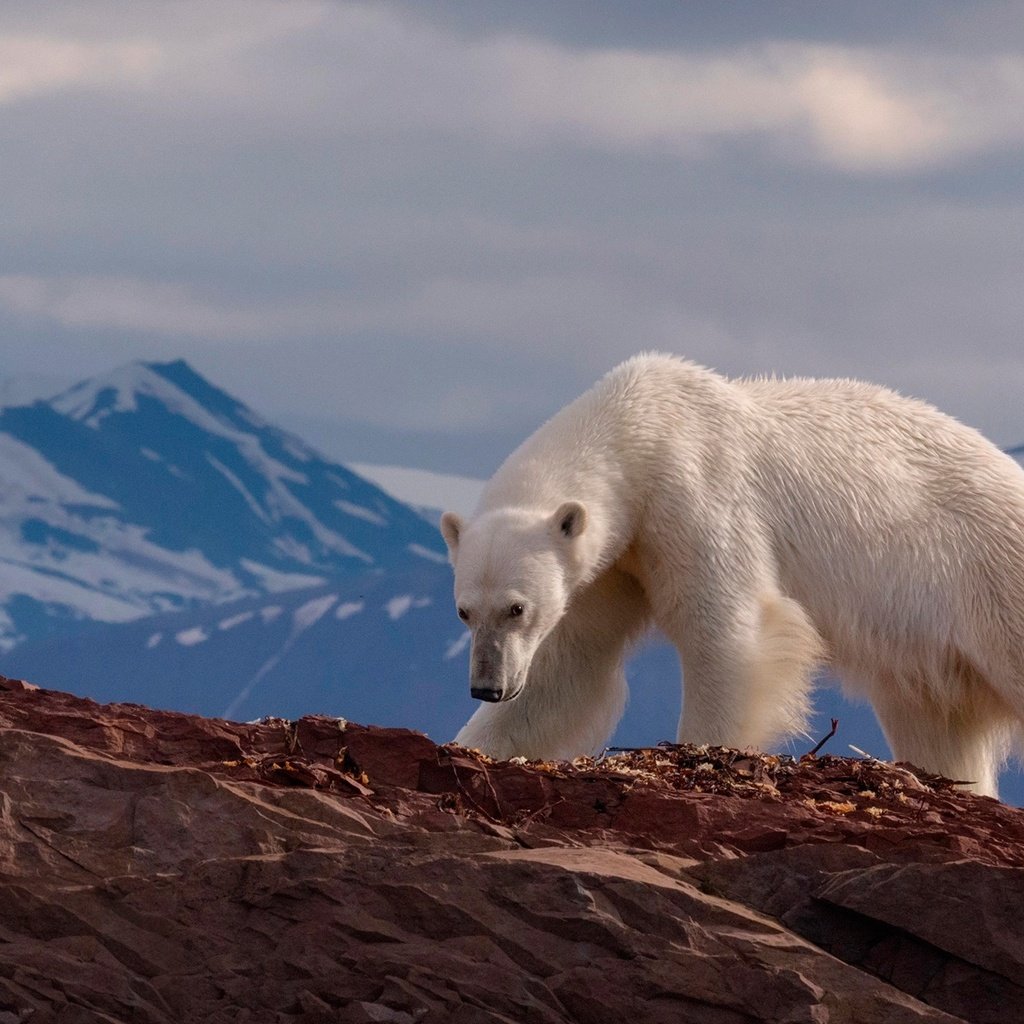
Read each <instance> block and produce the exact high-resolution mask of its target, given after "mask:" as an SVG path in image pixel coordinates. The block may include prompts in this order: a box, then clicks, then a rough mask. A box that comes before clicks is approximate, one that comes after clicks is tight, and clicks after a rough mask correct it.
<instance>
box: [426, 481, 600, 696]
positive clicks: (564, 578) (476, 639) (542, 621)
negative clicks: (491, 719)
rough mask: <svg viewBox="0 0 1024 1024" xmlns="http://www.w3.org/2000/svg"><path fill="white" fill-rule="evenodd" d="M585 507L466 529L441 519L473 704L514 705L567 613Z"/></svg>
mask: <svg viewBox="0 0 1024 1024" xmlns="http://www.w3.org/2000/svg"><path fill="white" fill-rule="evenodd" d="M586 526H587V513H586V509H585V508H584V507H583V505H581V504H580V503H579V502H577V501H567V502H565V503H564V504H562V505H560V506H559V507H558V508H557V509H556V510H555V511H554V512H553V513H544V512H540V511H527V510H523V509H498V510H495V511H491V512H485V513H483V514H482V515H480V516H478V517H477V518H476V519H474V520H473V521H472V522H469V523H465V522H463V520H462V519H461V518H460V517H459V516H458V515H456V514H455V513H454V512H446V513H445V514H444V515H443V516H442V517H441V533H442V534H443V535H444V539H445V543H446V544H447V545H448V553H449V556H450V557H451V563H452V566H453V567H454V569H455V605H456V608H457V609H458V613H459V618H461V619H462V620H463V622H465V623H466V625H467V626H469V628H470V631H471V632H472V637H473V643H472V650H471V653H470V670H469V685H470V692H471V693H472V695H473V696H474V697H476V698H477V699H478V700H487V701H502V700H514V699H515V698H516V697H518V696H519V694H520V693H521V692H522V689H523V686H524V685H525V684H526V678H527V674H528V672H529V670H530V662H531V661H532V660H533V656H534V654H536V652H537V648H538V647H539V646H540V645H541V642H542V641H543V640H544V638H545V637H546V636H547V635H548V634H549V633H550V632H551V630H552V629H554V628H555V626H556V625H557V624H558V621H559V619H561V617H562V616H563V615H564V614H565V609H566V607H567V605H568V603H569V598H570V597H571V595H572V592H573V589H574V587H575V584H576V583H577V581H578V580H579V578H580V574H581V570H582V563H583V551H582V546H581V535H582V534H583V532H584V530H585V529H586Z"/></svg>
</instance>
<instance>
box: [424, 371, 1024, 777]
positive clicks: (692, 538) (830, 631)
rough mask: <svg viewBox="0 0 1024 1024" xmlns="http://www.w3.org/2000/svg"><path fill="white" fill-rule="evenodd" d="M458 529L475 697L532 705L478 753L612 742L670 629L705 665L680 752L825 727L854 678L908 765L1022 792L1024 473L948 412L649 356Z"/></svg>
mask: <svg viewBox="0 0 1024 1024" xmlns="http://www.w3.org/2000/svg"><path fill="white" fill-rule="evenodd" d="M566 502H572V503H578V505H568V506H567V505H565V503H566ZM566 508H568V509H570V511H571V510H573V509H576V510H577V511H576V513H575V514H574V515H570V516H569V519H568V521H567V522H560V518H559V517H560V515H561V514H562V513H563V512H564V510H565V509H566ZM442 529H443V532H444V534H445V539H446V541H447V542H448V545H449V550H450V554H451V559H452V564H453V565H454V567H455V593H456V601H457V603H458V604H459V605H460V606H463V607H464V608H465V610H466V611H467V613H469V615H470V619H469V625H470V628H471V629H472V630H473V641H474V644H473V647H474V654H473V662H472V667H471V675H472V678H473V681H474V685H477V686H482V687H487V686H493V687H495V688H496V689H497V690H499V691H500V692H502V694H503V695H505V697H506V699H504V700H502V701H501V702H499V703H489V704H484V705H482V706H481V707H480V708H479V710H477V712H476V713H475V714H474V715H473V717H472V718H471V719H470V721H469V722H468V723H467V724H466V726H465V727H464V728H463V729H462V731H461V732H460V733H459V735H458V736H457V737H456V739H457V741H458V742H459V743H463V744H466V745H469V746H475V747H479V748H481V749H483V750H485V751H487V752H488V753H490V754H492V755H493V756H496V757H509V756H512V755H516V754H521V755H526V756H530V757H571V756H574V755H577V754H581V753H590V752H593V751H594V750H596V749H598V748H600V746H601V745H602V744H603V743H604V742H605V741H606V739H607V737H608V736H609V735H610V733H611V731H612V730H613V729H614V726H615V724H616V722H617V721H618V718H619V717H620V715H621V713H622V709H623V706H624V702H625V696H626V687H625V681H624V678H623V674H622V660H623V657H624V654H625V652H626V650H627V648H628V645H629V644H630V642H631V641H633V640H634V639H635V638H636V637H638V636H639V635H640V634H641V633H642V632H643V631H644V630H645V628H647V627H648V626H649V625H651V624H653V625H655V626H657V627H658V628H659V629H660V630H661V631H662V632H663V633H665V634H666V635H667V636H668V637H669V639H671V640H672V641H673V642H674V643H675V645H676V646H677V648H678V649H679V653H680V656H681V659H682V663H683V674H684V677H685V681H686V685H685V689H684V704H683V714H682V717H681V719H680V723H679V730H678V738H679V739H680V740H687V741H694V742H699V743H715V744H727V745H730V746H738V747H745V746H764V745H766V744H768V743H771V742H773V741H774V740H776V739H778V738H779V737H781V736H783V735H786V734H791V733H793V732H795V731H800V730H801V729H802V728H803V726H804V722H805V715H806V710H807V702H808V694H809V691H810V687H811V682H812V677H813V673H814V671H815V669H816V667H817V666H818V665H819V664H820V663H821V662H822V661H824V660H828V661H829V662H830V663H831V665H832V667H833V668H834V669H835V671H836V672H837V673H838V674H839V675H840V676H841V678H842V679H843V681H844V684H845V685H846V687H847V689H850V690H853V691H855V692H857V693H860V694H863V695H864V696H866V697H867V698H868V699H870V700H871V702H872V704H873V705H874V707H875V710H876V712H877V714H878V716H879V719H880V721H881V723H882V726H883V728H884V730H885V732H886V736H887V738H888V740H889V742H890V744H891V746H892V748H893V752H894V754H895V755H896V757H897V758H898V759H903V760H908V761H911V762H913V763H915V764H917V765H919V766H921V767H923V768H925V769H929V770H932V771H935V772H941V773H943V774H946V775H949V776H952V777H954V778H957V779H962V780H967V781H970V782H972V783H974V788H975V789H976V790H977V791H978V792H982V793H990V794H993V795H994V794H995V792H996V778H997V773H998V769H999V766H1000V763H1001V762H1002V760H1003V759H1004V758H1005V756H1006V753H1007V750H1008V746H1009V742H1010V740H1011V739H1012V738H1013V736H1014V735H1015V733H1016V730H1017V729H1018V727H1019V726H1020V723H1021V718H1022V716H1024V472H1022V471H1021V469H1020V468H1019V467H1018V466H1017V464H1016V463H1015V462H1014V461H1013V460H1012V459H1010V458H1009V457H1008V456H1006V455H1004V454H1002V453H1001V452H1000V451H999V450H998V449H996V448H995V447H994V446H992V445H991V444H990V443H989V442H988V441H986V440H985V439H984V438H983V437H982V436H981V435H980V434H978V433H977V432H976V431H974V430H971V429H970V428H968V427H965V426H963V425H962V424H960V423H958V422H956V421H955V420H953V419H951V418H949V417H947V416H944V415H943V414H942V413H940V412H938V411H937V410H936V409H934V408H932V407H931V406H928V405H926V404H924V403H922V402H917V401H914V400H911V399H906V398H902V397H900V396H899V395H896V394H894V393H893V392H891V391H888V390H885V389H884V388H879V387H874V386H871V385H867V384H861V383H856V382H852V381H843V380H727V379H725V378H724V377H721V376H719V375H717V374H715V373H712V372H710V371H708V370H705V369H703V368H701V367H699V366H696V365H694V364H692V363H688V362H684V361H682V360H679V359H675V358H673V357H669V356H660V355H643V356H637V357H635V358H634V359H631V360H629V361H628V362H626V363H624V364H622V365H621V366H619V367H617V368H616V369H615V370H613V371H612V372H611V373H609V374H608V375H607V376H606V377H605V378H604V379H603V380H601V381H599V382H598V384H597V385H595V387H594V388H592V389H591V390H590V391H588V392H587V393H586V394H584V395H583V396H582V397H580V398H579V399H577V400H576V401H575V402H573V403H571V404H570V405H568V406H567V407H566V408H565V409H563V410H562V411H561V412H559V413H558V414H557V415H556V416H555V417H553V418H552V419H551V420H550V421H549V422H548V423H546V424H545V425H544V426H542V427H541V428H540V429H539V430H538V431H537V432H536V433H535V434H534V435H533V436H532V437H530V438H529V439H528V440H527V441H526V442H525V443H524V444H523V445H521V446H520V447H519V448H518V449H517V450H516V451H515V452H513V454H512V455H511V456H510V457H509V458H508V459H507V460H506V462H505V463H504V465H503V466H502V467H501V468H500V469H499V470H498V472H497V474H496V475H495V476H494V478H493V479H492V480H491V481H490V483H489V484H488V485H487V488H486V489H485V491H484V494H483V497H482V499H481V502H480V506H479V509H478V510H477V512H476V514H475V515H474V516H473V518H472V519H471V520H470V521H469V522H468V523H464V522H462V521H461V520H460V519H459V517H458V516H455V515H453V514H451V513H448V514H446V516H445V517H444V521H443V523H442ZM513 605H517V606H519V607H520V608H521V609H522V611H521V613H519V614H516V613H515V611H514V608H513ZM509 697H512V698H514V699H508V698H509Z"/></svg>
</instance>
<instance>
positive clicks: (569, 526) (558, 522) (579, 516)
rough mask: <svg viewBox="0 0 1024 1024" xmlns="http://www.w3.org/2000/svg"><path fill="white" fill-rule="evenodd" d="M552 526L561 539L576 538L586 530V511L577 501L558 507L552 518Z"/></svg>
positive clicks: (567, 502)
mask: <svg viewBox="0 0 1024 1024" xmlns="http://www.w3.org/2000/svg"><path fill="white" fill-rule="evenodd" d="M552 525H553V526H554V528H555V530H557V531H558V533H559V534H560V535H561V536H562V537H568V538H569V539H570V540H571V539H572V538H573V537H578V536H579V535H580V534H581V533H582V532H583V531H584V530H585V529H586V528H587V510H586V507H585V506H583V505H581V504H580V503H579V502H578V501H566V502H564V503H563V504H561V505H559V506H558V508H557V509H556V511H555V514H554V516H553V517H552Z"/></svg>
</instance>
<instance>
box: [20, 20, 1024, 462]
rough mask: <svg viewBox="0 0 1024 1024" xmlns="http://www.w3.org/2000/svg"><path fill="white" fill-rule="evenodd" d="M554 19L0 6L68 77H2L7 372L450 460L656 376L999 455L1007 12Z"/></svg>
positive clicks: (1007, 374) (1010, 410)
mask: <svg viewBox="0 0 1024 1024" xmlns="http://www.w3.org/2000/svg"><path fill="white" fill-rule="evenodd" d="M585 6H586V8H587V11H588V12H589V15H590V17H589V18H588V19H583V20H586V21H587V26H584V25H583V24H582V21H581V16H580V17H577V16H576V15H575V14H574V13H573V12H574V11H581V10H582V5H573V4H562V3H554V4H552V3H546V4H544V5H540V4H533V3H531V2H526V3H523V4H514V5H508V4H502V5H494V4H490V3H484V2H481V3H474V4H467V5H460V4H446V3H430V4H418V3H417V4H415V5H411V6H410V5H405V6H403V5H400V4H389V5H380V4H366V5H353V4H342V3H336V4H335V3H305V2H298V0H296V2H293V3H289V4H278V3H248V2H247V3H239V4H234V3H223V4H215V5H209V4H204V5H200V4H192V3H184V4H176V5H173V8H174V13H173V15H172V14H171V13H169V8H168V7H167V6H165V5H159V4H132V5H126V4H120V3H117V4H115V3H111V4H106V5H104V4H96V5H89V9H90V16H89V17H85V16H84V14H83V9H82V7H81V5H79V4H74V3H70V4H59V3H58V4H54V5H52V6H51V5H48V16H47V18H46V20H45V23H44V22H43V19H42V18H41V17H40V16H39V15H38V7H37V6H35V5H27V4H18V3H15V4H11V5H5V8H4V11H3V13H2V14H0V52H2V51H3V39H4V38H5V37H8V36H17V37H19V38H21V37H26V36H27V37H30V38H31V39H33V40H35V43H33V45H37V46H38V45H41V44H40V43H39V40H40V39H41V40H44V41H45V40H46V39H50V40H57V41H58V42H60V44H61V45H62V46H65V47H66V46H67V45H68V44H69V41H70V42H71V43H74V44H75V45H77V46H79V47H80V48H81V49H80V50H77V51H75V50H74V49H73V48H72V49H71V50H68V49H65V50H63V51H60V52H63V53H64V54H65V57H64V60H65V64H64V66H60V62H59V61H57V62H56V63H55V64H54V65H53V66H54V68H55V70H53V72H52V74H53V76H55V77H53V80H52V82H50V84H49V85H48V84H47V82H46V81H45V75H44V76H43V77H42V78H37V79H36V80H35V81H34V82H29V84H28V85H24V84H23V85H22V86H20V89H21V91H20V92H18V93H17V94H15V93H13V92H12V93H11V94H10V95H9V97H8V98H7V101H6V102H5V101H4V96H5V93H4V86H3V81H2V79H0V127H2V128H3V129H4V132H5V139H6V141H5V165H6V169H7V172H8V176H7V180H6V181H5V198H6V200H7V202H8V206H9V209H10V211H11V216H10V217H9V218H8V220H9V222H8V224H7V225H6V231H5V238H4V239H3V240H2V241H0V261H2V266H3V268H4V272H3V274H2V275H0V317H2V318H0V329H2V330H3V332H4V333H3V335H0V348H2V351H3V354H4V356H5V357H8V360H9V362H10V364H11V365H10V369H11V371H12V372H17V371H18V370H19V369H23V370H25V371H32V370H34V369H37V368H38V367H37V366H35V365H34V361H38V359H39V358H42V355H41V354H42V353H46V352H50V351H53V352H57V351H61V352H63V353H64V356H63V360H64V363H65V364H66V365H68V366H69V367H75V368H77V367H81V368H82V372H83V373H85V372H94V373H95V372H101V371H102V370H103V369H105V368H107V367H108V366H109V365H113V363H115V362H118V361H121V360H122V359H125V358H136V357H143V358H164V357H167V356H173V355H184V356H186V357H187V358H190V359H192V360H193V361H195V362H196V364H197V366H199V368H200V369H202V370H204V371H205V372H208V373H210V374H211V375H212V376H214V377H216V378H217V379H219V380H221V381H223V382H224V383H225V384H226V385H227V386H229V387H232V388H234V389H236V390H238V391H239V392H240V393H241V394H242V396H243V397H244V398H246V400H248V401H250V402H252V404H254V405H256V406H257V407H259V408H261V409H266V410H267V411H268V412H270V413H271V414H278V415H280V416H282V417H301V416H306V417H311V418H317V417H319V418H329V417H334V416H337V417H344V418H346V419H348V420H349V421H353V422H355V421H358V422H359V423H361V424H363V425H365V426H366V427H367V429H370V428H372V429H376V430H378V431H379V432H387V431H390V432H391V434H389V436H392V437H393V438H397V437H398V436H399V435H400V434H403V433H404V436H409V437H413V436H414V435H416V434H417V433H418V434H419V435H421V436H427V435H429V436H430V437H431V438H433V440H434V442H436V441H437V438H438V437H440V436H448V437H452V438H459V439H462V440H461V441H460V443H461V444H463V445H466V446H469V447H472V446H473V444H474V443H475V442H474V440H473V438H474V436H478V437H483V436H484V435H486V436H487V438H488V441H487V453H488V454H487V455H486V456H484V455H483V454H481V456H480V462H481V464H483V463H484V462H486V461H487V460H489V459H490V458H491V456H492V454H493V451H494V447H495V445H496V443H497V442H496V441H495V440H494V439H495V437H496V436H499V435H500V436H505V437H507V439H508V443H510V444H511V443H513V442H514V441H515V440H518V438H519V437H520V436H521V435H522V433H524V432H525V431H526V430H527V429H529V427H530V426H532V425H535V424H536V423H537V422H539V421H540V420H541V419H542V418H543V417H544V416H546V415H547V414H549V413H550V412H551V411H553V410H554V408H557V406H558V405H560V404H561V403H562V402H563V401H565V400H566V399H568V398H569V397H572V395H573V394H575V393H576V392H577V391H578V390H580V389H581V388H583V387H585V386H586V385H587V384H589V383H590V381H591V380H592V379H593V378H594V377H595V376H596V375H597V374H599V373H601V372H603V370H605V369H607V368H608V367H609V366H611V365H612V364H613V363H614V362H615V361H617V360H618V359H620V358H623V357H625V356H627V355H629V354H631V353H632V352H635V351H637V350H639V349H646V348H660V349H668V350H672V351H677V352H680V353H682V354H686V355H689V356H691V357H693V358H696V359H698V360H700V361H701V362H704V363H708V364H710V365H714V366H717V367H719V368H721V369H723V370H725V371H726V372H730V373H738V374H742V373H751V372H772V371H778V372H790V373H814V374H826V375H829V374H844V375H856V376H863V377H868V378H872V379H875V380H879V381H881V382H884V383H890V384H894V385H896V386H899V387H901V388H902V389H904V390H906V391H909V392H912V393H915V394H918V395H921V396H922V397H926V398H932V399H934V400H936V401H938V402H939V403H940V404H943V405H944V406H946V407H947V408H949V409H950V410H951V411H953V412H956V413H958V414H960V415H961V416H963V417H964V418H965V419H968V420H969V421H971V422H974V423H976V424H977V425H979V426H981V427H982V428H983V429H985V430H987V431H988V432H989V433H991V434H992V435H993V436H994V437H995V438H996V439H997V440H1000V441H1003V442H1005V443H1010V442H1015V441H1019V440H1021V439H1024V413H1021V412H1020V409H1019V406H1020V402H1019V399H1015V398H1014V396H1015V395H1019V394H1020V390H1021V387H1022V385H1024V379H1022V366H1024V351H1022V346H1021V344H1020V342H1021V337H1020V335H1021V323H1022V319H1024V318H1022V312H1024V310H1022V308H1021V305H1022V301H1021V298H1020V294H1021V289H1020V288H1019V280H1020V257H1021V251H1020V245H1019V238H1020V226H1021V199H1020V196H1019V194H1018V189H1017V183H1018V182H1019V170H1020V169H1019V155H1018V152H1017V150H1018V149H1019V146H1020V143H1021V141H1022V139H1021V137H1022V134H1024V129H1021V127H1020V124H1019V116H1018V114H1017V111H1018V110H1019V106H1020V100H1021V98H1024V71H1022V69H1024V61H1022V57H1021V50H1020V47H1019V45H1017V43H1019V40H1017V42H1016V43H1015V39H1017V37H1015V36H1014V35H1013V33H1012V30H1009V29H1007V30H1004V31H1000V30H999V26H1000V25H1005V24H1006V12H1007V7H1006V5H1001V4H989V3H984V4H979V5H972V11H974V12H976V17H974V20H973V22H972V24H973V28H969V27H968V26H967V19H966V17H965V16H964V15H963V14H962V8H961V7H960V6H959V5H953V4H937V5H930V6H931V9H932V11H933V15H932V17H931V18H930V19H924V20H922V17H921V15H920V10H921V6H920V5H907V6H906V8H905V9H901V10H900V12H891V14H892V17H891V19H890V23H889V24H890V28H891V31H890V32H888V33H887V34H885V38H882V35H883V33H881V31H880V30H879V31H874V30H870V31H869V29H870V25H869V20H870V19H868V17H867V15H866V13H864V8H861V7H860V5H853V7H854V8H856V10H852V9H849V8H848V7H847V8H840V7H839V6H838V5H815V11H816V13H814V15H813V17H812V18H811V19H810V20H809V21H805V20H804V19H803V17H802V15H801V14H800V11H799V10H798V7H800V5H768V6H771V7H772V8H773V9H774V10H776V11H777V12H779V13H778V14H777V15H776V17H775V18H774V19H772V24H771V25H767V24H764V22H765V19H764V17H763V16H762V15H761V14H758V13H756V12H755V11H754V8H753V7H750V8H749V9H747V13H748V14H750V18H749V19H746V20H744V19H742V18H740V17H739V16H738V13H737V14H735V16H734V14H733V13H723V11H725V9H726V8H725V7H723V5H720V4H713V5H708V4H702V3H696V4H693V5H678V4H675V3H673V4H671V5H669V4H665V5H662V4H651V5H644V6H643V8H642V11H643V13H642V14H640V13H637V12H638V11H640V10H641V8H636V7H632V8H630V19H629V23H628V24H627V23H626V22H624V21H623V20H622V17H621V11H622V10H624V8H622V7H621V5H611V4H607V5H606V4H603V3H595V4H594V5H585ZM744 7H745V5H742V4H739V5H736V8H737V11H738V9H739V8H744ZM826 8H827V9H828V11H830V12H831V13H822V12H823V11H825V9H826ZM865 8H871V9H872V10H875V13H876V14H877V13H878V9H876V8H875V5H874V4H867V5H865ZM911 8H912V9H913V12H916V13H911ZM757 9H758V10H760V11H763V9H764V5H758V8H757ZM887 9H888V5H887ZM730 11H732V7H731V6H730ZM972 17H973V16H972ZM667 26H671V28H669V27H667ZM961 38H962V39H964V40H965V43H964V45H962V46H961V45H960V43H959V40H960V39H961ZM1014 46H1016V49H1015V48H1014ZM90 47H92V49H90ZM119 47H120V49H118V48H119ZM55 52H56V51H55ZM76 54H77V56H76ZM111 54H115V55H116V54H120V63H118V60H113V62H112V63H111V60H110V59H109V58H110V57H111ZM90 55H91V56H90ZM97 55H99V56H105V58H107V59H106V61H105V62H104V61H100V62H99V64H97V63H96V61H95V60H92V57H96V56H97ZM55 60H56V58H55ZM76 62H77V63H76ZM44 63H45V62H44ZM44 70H45V68H44ZM58 72H59V74H58ZM76 75H77V78H76V77H75V76H76ZM815 76H817V77H815ZM645 83H646V84H645ZM659 83H661V84H660V85H659ZM815 83H817V84H815ZM669 101H670V102H669ZM840 101H841V102H840ZM617 104H618V106H617ZM26 339H32V340H33V343H32V344H27V343H26ZM76 372H78V371H77V369H76ZM496 432H497V433H496ZM396 443H397V442H396ZM481 444H482V442H481ZM410 450H411V449H410ZM480 451H481V452H483V447H481V449H480ZM355 454H356V456H358V453H355ZM438 468H441V467H438ZM458 468H460V469H462V470H465V469H466V468H467V465H466V463H465V462H460V463H459V466H458Z"/></svg>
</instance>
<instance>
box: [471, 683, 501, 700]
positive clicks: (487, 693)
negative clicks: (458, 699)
mask: <svg viewBox="0 0 1024 1024" xmlns="http://www.w3.org/2000/svg"><path fill="white" fill-rule="evenodd" d="M502 693H503V691H502V690H494V689H492V688H491V687H489V686H471V687H470V688H469V695H470V696H471V697H472V698H473V699H474V700H487V701H490V702H491V703H492V704H496V703H497V702H498V701H499V700H501V695H502Z"/></svg>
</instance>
